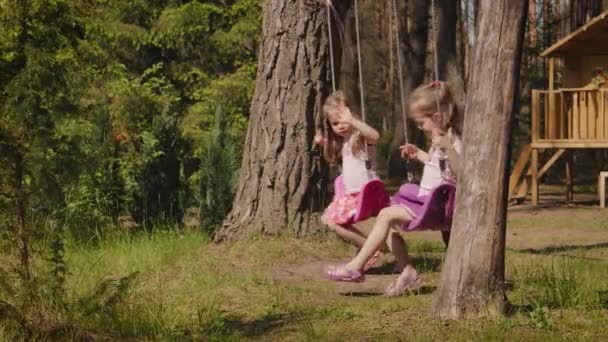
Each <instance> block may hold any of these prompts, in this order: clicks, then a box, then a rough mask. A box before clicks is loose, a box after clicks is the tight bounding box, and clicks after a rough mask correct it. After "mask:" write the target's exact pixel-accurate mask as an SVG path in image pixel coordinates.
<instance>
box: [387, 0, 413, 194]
mask: <svg viewBox="0 0 608 342" xmlns="http://www.w3.org/2000/svg"><path fill="white" fill-rule="evenodd" d="M392 4H393V6H392V8H391V6H390V3H389V11H392V17H393V20H394V23H395V25H394V27H393V26H392V25H391V30H392V29H394V30H395V31H396V32H395V35H394V37H395V39H396V40H397V44H395V45H396V47H397V71H398V74H399V96H400V98H401V119H402V120H403V137H404V139H405V143H406V144H408V143H409V137H408V128H407V117H406V115H405V94H404V87H403V64H402V61H401V35H400V34H399V17H398V15H397V2H396V0H393V1H392ZM391 82H392V80H391ZM406 169H407V180H408V182H410V183H411V182H412V180H413V179H414V175H413V174H412V171H411V170H410V167H409V161H406Z"/></svg>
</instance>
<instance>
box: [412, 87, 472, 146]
mask: <svg viewBox="0 0 608 342" xmlns="http://www.w3.org/2000/svg"><path fill="white" fill-rule="evenodd" d="M438 100H439V113H438V114H439V116H440V120H441V122H440V124H441V129H442V130H443V131H445V132H447V131H448V130H449V129H450V128H451V129H452V132H453V133H454V134H456V135H458V136H460V135H461V134H462V127H460V120H459V115H460V111H459V110H458V106H457V105H456V102H455V101H454V97H453V96H452V92H451V91H450V88H449V87H448V85H447V83H446V82H443V81H433V82H431V83H429V84H425V85H421V86H419V87H418V88H416V89H415V90H414V91H413V92H412V94H411V95H410V98H409V108H410V116H411V113H412V112H421V113H423V114H424V115H425V116H427V117H431V118H434V114H435V113H437V102H438Z"/></svg>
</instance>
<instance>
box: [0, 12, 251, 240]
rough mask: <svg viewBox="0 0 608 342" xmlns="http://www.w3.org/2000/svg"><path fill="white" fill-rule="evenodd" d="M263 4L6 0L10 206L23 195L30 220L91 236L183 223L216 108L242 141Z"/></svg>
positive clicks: (0, 48) (194, 198) (2, 105)
mask: <svg viewBox="0 0 608 342" xmlns="http://www.w3.org/2000/svg"><path fill="white" fill-rule="evenodd" d="M261 4H262V1H261V0H238V1H231V2H230V3H229V4H225V3H219V2H215V1H177V0H175V1H169V0H166V1H161V0H158V1H143V0H137V1H117V0H104V1H99V2H90V1H86V0H78V1H66V0H60V1H49V0H32V1H23V2H12V1H11V2H2V3H1V6H0V69H2V71H3V72H2V73H0V98H1V101H0V111H1V113H2V115H1V116H0V165H2V167H0V176H2V177H1V178H0V207H1V208H3V209H6V210H3V213H9V215H8V216H7V217H10V216H11V215H12V214H13V213H15V212H16V210H17V207H18V202H19V201H20V202H19V203H21V204H23V206H24V207H25V209H26V210H25V213H26V215H27V216H28V219H34V216H33V215H34V214H36V215H42V216H44V215H53V216H54V217H56V218H61V219H62V220H64V222H66V223H67V224H68V225H70V226H71V227H72V228H71V229H72V230H73V231H76V232H78V233H79V234H80V235H81V236H82V237H83V238H90V237H91V235H92V234H96V233H95V232H97V231H99V230H100V229H101V230H103V229H105V227H110V226H111V223H112V221H115V220H117V218H118V217H124V216H126V217H130V218H132V219H134V220H135V221H138V222H140V223H147V222H149V221H150V220H155V219H159V218H160V219H164V220H168V221H173V222H175V221H179V220H180V219H181V216H182V215H183V213H184V212H185V208H187V207H192V206H198V205H199V201H200V198H199V194H200V180H201V170H200V169H199V166H200V165H201V162H202V159H201V158H202V157H203V155H204V154H205V153H206V152H205V151H206V150H207V146H208V145H209V142H210V141H211V140H212V139H213V134H212V133H211V131H212V130H213V127H214V125H215V122H216V120H215V108H216V107H217V106H218V105H219V106H221V107H222V108H223V109H224V115H223V118H222V120H223V121H222V122H223V123H222V125H225V131H226V135H227V137H228V138H229V139H230V140H231V141H233V142H234V145H238V144H239V143H240V142H241V141H243V138H244V133H245V130H246V124H247V116H248V110H249V103H250V99H251V96H252V94H253V85H254V79H255V74H256V51H257V46H258V44H259V39H260V34H261ZM234 154H235V156H236V163H237V164H238V160H239V159H240V157H239V155H240V150H239V148H235V149H234ZM17 170H21V171H20V172H21V173H22V174H21V175H17V173H16V171H17ZM19 179H20V180H21V181H19ZM18 199H19V201H18ZM224 211H225V210H224V209H221V210H219V211H218V212H224ZM0 215H2V214H0ZM83 226H84V227H86V228H82V227H83ZM146 226H148V227H149V225H147V224H145V225H144V227H146Z"/></svg>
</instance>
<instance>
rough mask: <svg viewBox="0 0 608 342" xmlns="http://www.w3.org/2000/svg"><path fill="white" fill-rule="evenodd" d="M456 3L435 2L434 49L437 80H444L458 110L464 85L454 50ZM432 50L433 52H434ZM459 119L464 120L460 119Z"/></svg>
mask: <svg viewBox="0 0 608 342" xmlns="http://www.w3.org/2000/svg"><path fill="white" fill-rule="evenodd" d="M457 5H458V2H457V1H438V2H437V11H436V13H437V21H436V22H438V24H439V25H438V26H439V27H438V31H437V36H438V37H437V43H436V45H435V49H436V50H437V53H438V56H437V57H438V58H439V70H438V73H439V79H440V80H445V81H447V82H448V84H449V85H450V89H451V90H452V91H453V92H454V96H455V98H456V101H457V103H458V107H459V108H461V109H462V108H463V107H464V101H465V96H466V95H465V94H466V84H465V83H464V70H463V69H462V68H461V67H460V64H459V63H458V52H457V50H456V46H457V44H456V32H457V24H458V17H457V13H458V10H457V7H456V6H457ZM435 49H434V50H435ZM461 119H464V118H463V117H461Z"/></svg>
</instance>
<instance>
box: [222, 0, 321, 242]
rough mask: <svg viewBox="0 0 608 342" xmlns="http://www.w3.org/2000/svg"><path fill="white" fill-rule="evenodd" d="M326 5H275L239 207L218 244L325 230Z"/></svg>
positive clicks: (272, 0)
mask: <svg viewBox="0 0 608 342" xmlns="http://www.w3.org/2000/svg"><path fill="white" fill-rule="evenodd" d="M326 18H327V17H326V12H325V6H324V5H323V4H322V3H321V2H319V1H300V0H269V1H266V2H265V5H264V18H263V37H262V44H261V46H260V50H259V51H260V52H259V61H258V73H257V79H256V85H255V92H254V95H253V99H252V104H251V116H250V121H249V127H248V129H247V136H246V139H245V146H244V148H243V161H242V165H241V170H240V174H239V181H238V185H237V191H236V197H235V200H234V204H233V208H232V210H231V212H230V213H229V214H228V216H227V217H226V219H225V220H224V225H223V227H222V228H221V229H220V231H219V232H218V234H217V236H216V241H220V240H222V239H225V238H233V237H237V236H242V235H250V234H277V233H279V232H285V231H287V232H288V233H291V234H295V235H298V236H299V235H303V234H307V233H309V232H310V231H311V230H313V228H316V227H317V226H318V222H317V220H316V219H314V218H315V216H313V215H312V211H313V210H314V209H318V207H319V204H320V202H321V200H322V198H321V197H322V196H321V194H320V192H322V189H321V188H322V187H317V186H316V185H317V184H318V180H319V174H320V173H319V166H318V164H317V163H315V162H314V157H313V156H312V154H311V153H310V150H311V145H312V140H313V136H314V134H315V118H317V117H318V116H319V115H321V113H320V111H321V106H322V101H323V100H324V98H325V97H326V96H327V94H328V93H329V91H330V90H331V89H330V88H331V81H329V73H330V71H329V53H328V46H329V43H328V39H327V26H326V21H327V19H326Z"/></svg>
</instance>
